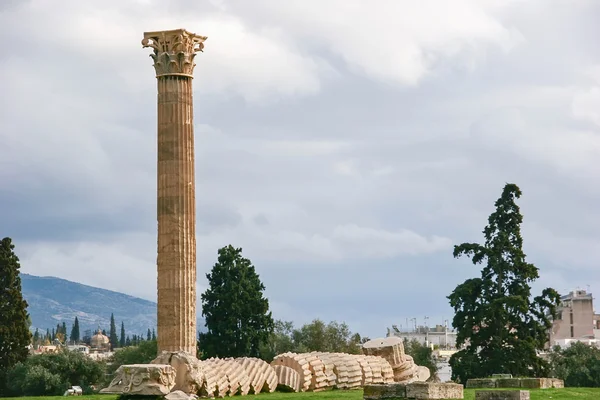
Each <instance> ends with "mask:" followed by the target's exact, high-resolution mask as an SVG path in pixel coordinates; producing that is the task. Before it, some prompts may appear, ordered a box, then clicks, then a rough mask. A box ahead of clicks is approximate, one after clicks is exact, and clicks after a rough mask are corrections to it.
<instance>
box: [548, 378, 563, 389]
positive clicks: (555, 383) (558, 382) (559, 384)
mask: <svg viewBox="0 0 600 400" xmlns="http://www.w3.org/2000/svg"><path fill="white" fill-rule="evenodd" d="M550 379H551V380H552V387H553V388H555V389H563V388H564V387H565V381H563V380H562V379H558V378H550Z"/></svg>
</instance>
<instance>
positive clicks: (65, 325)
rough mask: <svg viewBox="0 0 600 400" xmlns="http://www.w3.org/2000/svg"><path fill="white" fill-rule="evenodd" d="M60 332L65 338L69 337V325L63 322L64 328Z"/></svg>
mask: <svg viewBox="0 0 600 400" xmlns="http://www.w3.org/2000/svg"><path fill="white" fill-rule="evenodd" d="M60 331H61V333H62V334H63V335H65V337H66V336H67V323H66V322H63V323H62V326H61V327H60Z"/></svg>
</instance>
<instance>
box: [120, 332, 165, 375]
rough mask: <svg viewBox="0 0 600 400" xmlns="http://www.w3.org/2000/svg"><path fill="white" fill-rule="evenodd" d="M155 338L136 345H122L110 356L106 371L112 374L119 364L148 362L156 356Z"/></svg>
mask: <svg viewBox="0 0 600 400" xmlns="http://www.w3.org/2000/svg"><path fill="white" fill-rule="evenodd" d="M157 353H158V346H157V344H156V340H144V341H141V342H140V344H139V345H137V346H128V347H123V348H121V349H119V350H117V351H116V352H115V354H114V355H113V356H112V359H111V363H110V366H109V368H108V373H109V374H111V375H112V374H113V373H114V372H115V371H116V370H117V368H119V367H120V366H121V365H129V364H149V363H150V361H152V360H154V359H155V358H156V357H157Z"/></svg>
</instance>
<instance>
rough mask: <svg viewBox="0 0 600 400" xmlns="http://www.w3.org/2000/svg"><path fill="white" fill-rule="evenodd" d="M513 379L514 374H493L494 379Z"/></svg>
mask: <svg viewBox="0 0 600 400" xmlns="http://www.w3.org/2000/svg"><path fill="white" fill-rule="evenodd" d="M512 377H513V376H512V374H492V378H502V379H510V378H512Z"/></svg>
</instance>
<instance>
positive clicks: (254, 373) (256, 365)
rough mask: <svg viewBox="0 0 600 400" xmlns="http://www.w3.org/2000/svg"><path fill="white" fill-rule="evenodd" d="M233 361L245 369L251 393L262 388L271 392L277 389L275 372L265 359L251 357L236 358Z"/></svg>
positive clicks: (258, 391) (257, 391)
mask: <svg viewBox="0 0 600 400" xmlns="http://www.w3.org/2000/svg"><path fill="white" fill-rule="evenodd" d="M235 361H236V362H237V363H239V364H240V365H241V366H242V367H243V368H244V369H245V370H246V373H247V374H248V378H249V379H250V388H251V389H250V391H251V392H252V393H260V392H262V391H263V390H264V391H265V392H269V393H273V392H274V391H275V389H277V374H276V373H275V370H274V369H273V368H272V367H271V366H270V365H269V364H268V363H267V362H266V361H264V360H261V359H260V358H252V357H242V358H236V359H235Z"/></svg>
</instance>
